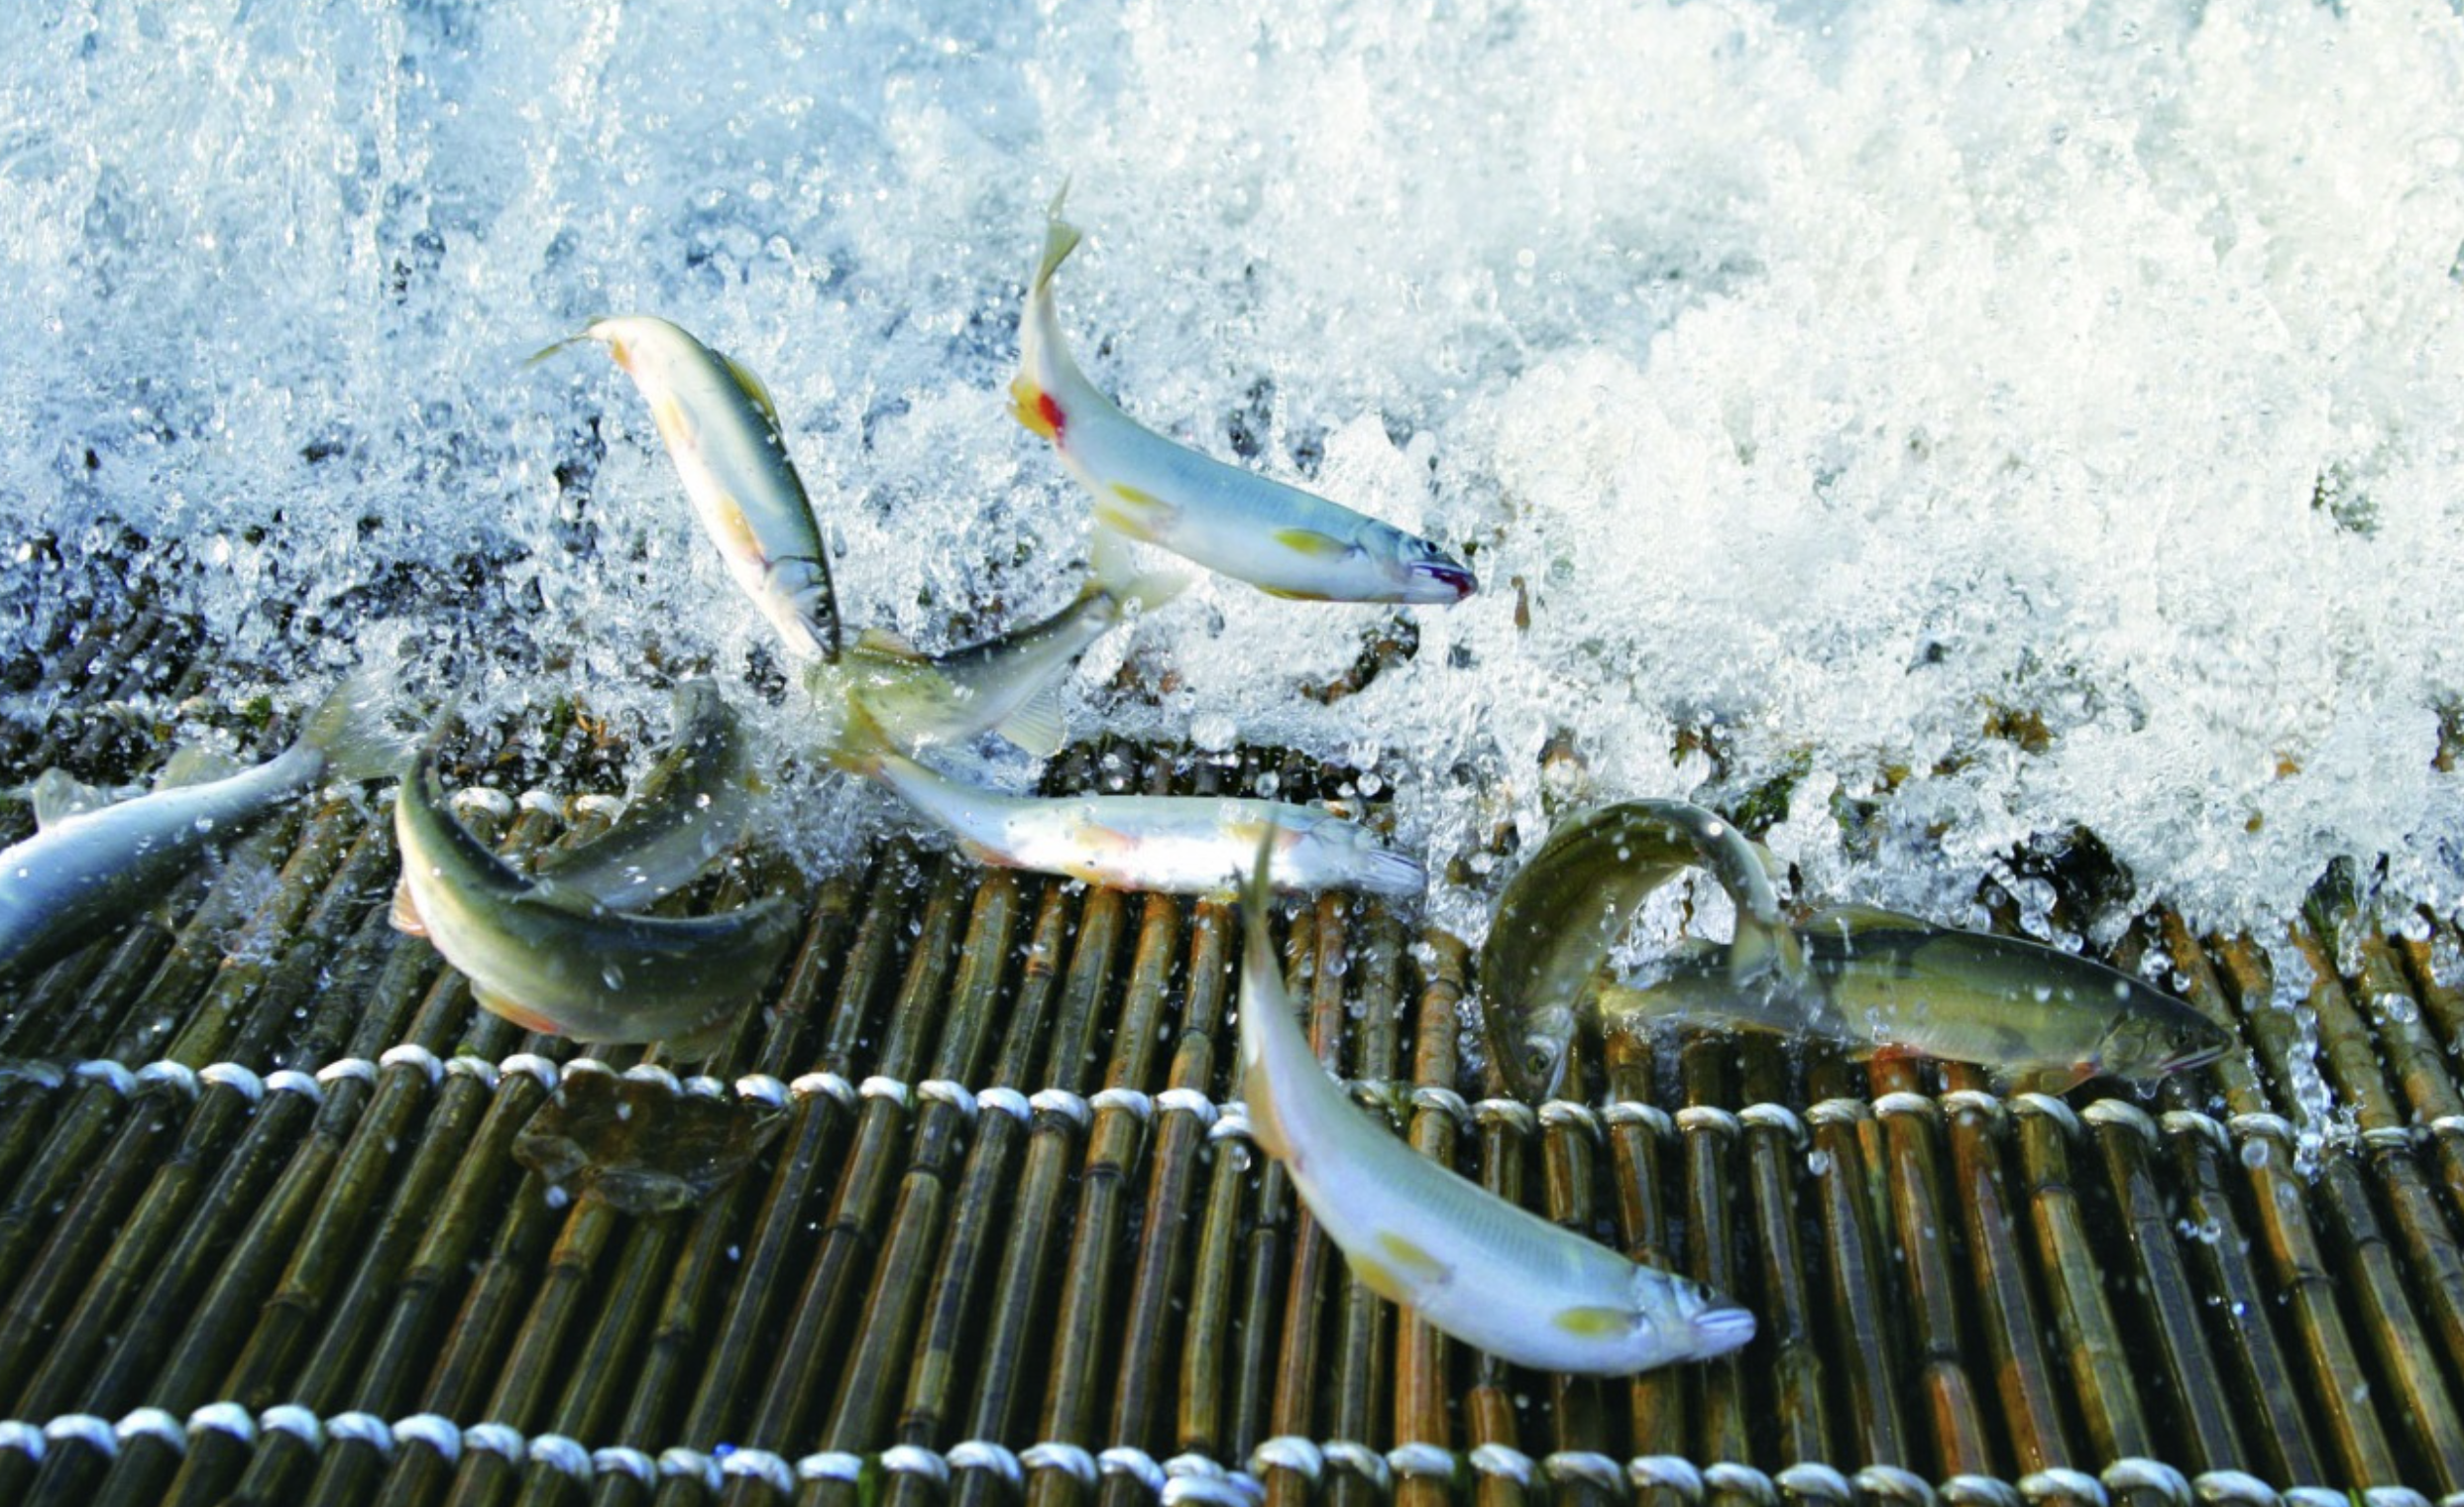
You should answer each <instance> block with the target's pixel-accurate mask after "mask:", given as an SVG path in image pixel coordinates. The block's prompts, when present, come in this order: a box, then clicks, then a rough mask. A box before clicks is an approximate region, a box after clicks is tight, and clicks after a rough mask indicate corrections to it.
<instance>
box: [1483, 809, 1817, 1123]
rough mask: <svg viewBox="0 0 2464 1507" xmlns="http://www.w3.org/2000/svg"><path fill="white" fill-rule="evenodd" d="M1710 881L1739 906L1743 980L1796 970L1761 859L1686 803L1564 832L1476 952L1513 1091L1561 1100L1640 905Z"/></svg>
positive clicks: (1488, 1027)
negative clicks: (1570, 1060) (1594, 998)
mask: <svg viewBox="0 0 2464 1507" xmlns="http://www.w3.org/2000/svg"><path fill="white" fill-rule="evenodd" d="M1697 865H1700V866H1702V867H1704V868H1707V869H1710V870H1711V872H1712V875H1713V877H1715V878H1716V879H1718V880H1719V881H1720V883H1721V885H1722V887H1723V888H1725V889H1727V891H1728V892H1729V897H1730V899H1732V900H1733V901H1735V902H1736V917H1737V919H1736V926H1737V938H1738V941H1739V944H1740V945H1739V947H1738V949H1737V951H1736V952H1735V953H1734V954H1732V955H1731V956H1730V958H1729V959H1728V961H1727V964H1726V966H1728V967H1731V968H1732V969H1734V970H1736V971H1737V972H1738V974H1739V975H1740V977H1742V976H1747V975H1751V974H1755V973H1758V972H1761V971H1763V970H1766V969H1768V970H1776V971H1778V972H1781V973H1783V974H1786V973H1792V972H1793V971H1794V970H1796V969H1797V968H1798V967H1799V966H1800V964H1799V961H1798V959H1797V957H1796V948H1797V943H1796V939H1795V938H1794V937H1793V936H1792V935H1791V934H1790V933H1789V930H1788V926H1787V918H1786V916H1785V914H1784V913H1783V912H1782V911H1781V909H1780V904H1779V896H1778V894H1777V893H1776V892H1775V891H1774V890H1773V889H1772V888H1771V881H1770V876H1769V874H1768V873H1767V872H1766V870H1765V869H1764V867H1763V861H1762V855H1761V852H1760V850H1758V849H1756V848H1755V847H1754V845H1753V844H1752V843H1751V842H1749V841H1747V840H1746V838H1745V836H1744V834H1742V833H1740V832H1738V831H1737V830H1736V827H1735V826H1733V825H1731V824H1730V823H1728V822H1726V821H1724V820H1722V819H1721V817H1720V816H1719V815H1718V814H1717V813H1715V812H1711V811H1707V810H1705V809H1704V808H1703V807H1701V806H1697V805H1694V804H1692V803H1690V802H1687V801H1676V800H1643V801H1627V802H1625V803H1624V804H1622V805H1615V806H1605V807H1602V808H1601V809H1599V810H1596V811H1590V812H1586V813H1584V814H1582V815H1580V816H1577V817H1574V818H1572V819H1570V820H1568V821H1565V822H1562V823H1560V824H1559V825H1558V827H1557V829H1556V830H1555V831H1553V832H1551V833H1550V834H1549V836H1548V841H1547V842H1546V843H1544V844H1542V845H1541V847H1540V851H1539V852H1538V853H1536V854H1534V855H1532V858H1531V862H1529V863H1528V864H1525V865H1524V866H1523V867H1522V868H1521V869H1519V870H1517V871H1516V873H1515V874H1514V876H1513V878H1512V879H1511V880H1510V881H1508V883H1507V886H1506V890H1505V892H1504V893H1503V894H1501V895H1500V896H1499V898H1498V909H1497V915H1496V917H1495V919H1493V920H1492V921H1491V923H1490V926H1489V936H1488V940H1487V941H1486V942H1485V943H1483V944H1482V946H1481V952H1480V996H1481V1022H1482V1026H1483V1028H1484V1030H1485V1032H1486V1034H1487V1037H1488V1042H1489V1051H1490V1054H1491V1057H1492V1060H1494V1061H1495V1062H1496V1063H1497V1065H1498V1068H1499V1070H1500V1072H1502V1073H1503V1074H1504V1075H1505V1077H1506V1082H1507V1085H1508V1087H1509V1088H1510V1089H1511V1090H1512V1092H1513V1093H1514V1094H1515V1095H1516V1096H1517V1097H1519V1098H1522V1099H1527V1100H1531V1101H1539V1100H1542V1099H1546V1098H1548V1097H1549V1096H1550V1095H1552V1094H1554V1093H1556V1092H1557V1087H1558V1083H1559V1080H1560V1079H1561V1078H1562V1077H1563V1075H1564V1072H1565V1062H1566V1052H1567V1049H1568V1048H1569V1047H1570V1046H1571V1045H1572V1044H1573V1041H1574V1033H1575V1029H1576V1024H1577V1019H1578V1012H1579V1010H1580V1008H1581V1005H1582V1001H1583V995H1584V992H1585V989H1586V987H1587V986H1588V985H1589V984H1590V982H1591V980H1592V976H1593V975H1594V974H1596V973H1598V972H1599V971H1600V968H1601V966H1602V965H1603V964H1605V963H1606V962H1608V959H1609V951H1610V949H1611V948H1613V947H1615V946H1616V945H1617V940H1618V938H1619V937H1620V936H1621V935H1623V934H1624V930H1625V928H1626V926H1627V925H1628V924H1630V923H1631V922H1632V920H1633V918H1634V915H1635V913H1636V912H1637V911H1639V910H1640V909H1641V908H1642V905H1643V902H1644V901H1645V900H1647V899H1649V898H1650V896H1651V892H1652V891H1653V890H1656V889H1658V888H1659V887H1660V886H1661V885H1662V884H1665V883H1667V882H1668V881H1669V880H1670V879H1672V878H1674V877H1676V876H1677V874H1679V873H1680V872H1682V871H1683V870H1685V869H1689V868H1692V867H1695V866H1697Z"/></svg>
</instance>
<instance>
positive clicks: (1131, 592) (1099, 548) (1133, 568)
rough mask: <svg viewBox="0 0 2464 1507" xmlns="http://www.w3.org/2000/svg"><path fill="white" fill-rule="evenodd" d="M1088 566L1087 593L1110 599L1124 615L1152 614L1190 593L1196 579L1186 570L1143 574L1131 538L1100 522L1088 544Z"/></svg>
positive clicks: (1145, 572) (1168, 570) (1156, 571)
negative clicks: (1134, 609) (1135, 610)
mask: <svg viewBox="0 0 2464 1507" xmlns="http://www.w3.org/2000/svg"><path fill="white" fill-rule="evenodd" d="M1086 564H1087V573H1088V580H1087V583H1086V591H1087V594H1088V595H1090V596H1101V597H1109V598H1110V599H1111V600H1112V602H1113V605H1114V606H1115V607H1116V608H1117V609H1118V610H1120V611H1122V612H1127V611H1128V610H1129V609H1130V608H1132V607H1135V608H1137V609H1138V611H1140V612H1142V613H1150V612H1153V611H1155V610H1156V609H1157V608H1159V607H1162V606H1163V605H1164V604H1165V603H1167V602H1170V601H1171V600H1172V599H1173V598H1175V597H1177V596H1179V595H1180V594H1181V593H1182V592H1184V591H1187V590H1188V589H1189V583H1190V582H1191V580H1192V579H1194V578H1193V577H1191V576H1190V575H1189V574H1188V573H1187V572H1186V571H1179V570H1170V569H1166V570H1150V571H1141V570H1140V569H1139V568H1138V556H1137V552H1136V551H1135V550H1133V549H1131V548H1130V541H1129V539H1128V538H1127V537H1126V536H1125V535H1123V534H1122V533H1121V532H1120V531H1119V530H1117V529H1113V528H1106V527H1105V526H1104V525H1103V524H1101V523H1097V524H1096V525H1095V529H1094V533H1093V535H1092V536H1091V537H1090V538H1089V540H1088V542H1087V556H1086Z"/></svg>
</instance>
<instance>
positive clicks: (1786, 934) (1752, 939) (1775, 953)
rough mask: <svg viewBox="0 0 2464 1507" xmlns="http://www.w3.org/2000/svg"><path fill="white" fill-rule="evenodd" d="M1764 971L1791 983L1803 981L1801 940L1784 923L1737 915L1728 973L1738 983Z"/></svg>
mask: <svg viewBox="0 0 2464 1507" xmlns="http://www.w3.org/2000/svg"><path fill="white" fill-rule="evenodd" d="M1766 974H1768V975H1770V976H1772V977H1773V978H1775V979H1778V980H1784V981H1786V982H1787V983H1789V984H1791V985H1795V984H1800V983H1802V982H1804V980H1805V947H1804V944H1802V943H1800V942H1799V941H1798V940H1797V934H1796V932H1795V931H1793V930H1791V929H1790V928H1788V927H1786V926H1770V925H1765V924H1764V923H1762V922H1759V921H1756V920H1753V919H1752V918H1750V917H1747V916H1741V915H1740V916H1738V917H1737V918H1736V941H1735V942H1733V943H1732V944H1730V947H1729V977H1730V978H1731V979H1733V980H1735V981H1736V982H1737V983H1739V984H1742V983H1745V982H1746V981H1748V980H1752V979H1759V978H1761V977H1762V976H1764V975H1766Z"/></svg>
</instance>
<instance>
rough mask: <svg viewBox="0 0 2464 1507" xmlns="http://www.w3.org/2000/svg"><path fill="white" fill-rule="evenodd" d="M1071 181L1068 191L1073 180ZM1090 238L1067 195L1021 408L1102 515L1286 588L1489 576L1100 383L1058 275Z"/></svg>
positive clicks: (1024, 329)
mask: <svg viewBox="0 0 2464 1507" xmlns="http://www.w3.org/2000/svg"><path fill="white" fill-rule="evenodd" d="M1065 191H1066V190H1064V192H1065ZM1077 244H1078V232H1077V230H1076V228H1075V227H1073V226H1071V225H1070V224H1069V223H1068V222H1067V221H1065V220H1064V219H1063V218H1062V217H1061V198H1060V197H1059V196H1056V197H1055V198H1054V200H1053V206H1052V209H1051V211H1050V214H1049V217H1048V223H1047V225H1046V228H1045V235H1044V259H1043V261H1042V263H1041V264H1039V265H1038V266H1037V268H1036V274H1035V282H1034V284H1033V285H1032V286H1031V287H1030V288H1029V290H1028V292H1027V308H1026V314H1025V317H1024V318H1023V319H1021V321H1020V325H1019V371H1018V376H1017V377H1016V378H1015V379H1014V380H1013V381H1012V382H1011V383H1010V411H1011V413H1012V415H1013V416H1015V417H1016V418H1017V419H1018V421H1019V422H1020V423H1022V424H1024V425H1026V427H1027V428H1028V429H1029V430H1030V431H1032V432H1034V433H1036V434H1040V435H1042V436H1043V437H1044V438H1046V439H1049V440H1051V441H1052V442H1053V449H1054V450H1055V452H1056V453H1058V454H1059V455H1060V456H1061V460H1062V464H1063V465H1064V466H1066V467H1068V469H1069V472H1070V474H1071V475H1073V476H1075V477H1076V478H1077V479H1078V480H1079V481H1080V482H1082V483H1084V484H1085V486H1086V489H1087V490H1088V491H1089V492H1091V493H1093V494H1094V498H1095V522H1096V525H1097V527H1098V528H1099V529H1101V528H1110V529H1114V530H1117V531H1119V532H1121V533H1123V534H1126V535H1128V536H1129V537H1131V538H1134V539H1138V540H1141V541H1143V542H1145V543H1149V544H1156V545H1160V546H1162V547H1163V548H1166V549H1169V550H1172V551H1173V552H1175V553H1176V554H1180V555H1184V556H1186V557H1187V558H1189V559H1192V560H1195V561H1196V562H1197V563H1199V564H1201V565H1203V566H1205V567H1206V568H1208V569H1209V570H1216V571H1220V572H1222V573H1223V574H1225V575H1228V576H1234V577H1237V578H1238V579H1240V580H1243V581H1247V582H1249V583H1250V584H1251V585H1253V586H1256V587H1258V588H1259V589H1261V590H1263V591H1266V592H1270V593H1272V594H1273V595H1276V596H1279V597H1295V598H1300V599H1304V600H1308V601H1321V602H1421V603H1435V604H1440V605H1446V604H1452V603H1455V602H1460V601H1462V600H1463V599H1464V598H1465V597H1468V596H1470V595H1471V594H1472V593H1473V592H1474V591H1475V590H1477V589H1478V587H1479V582H1478V581H1477V580H1475V579H1474V577H1473V575H1472V572H1471V571H1470V570H1469V569H1467V568H1466V567H1465V566H1464V565H1463V564H1462V562H1460V561H1458V560H1456V559H1455V558H1454V557H1453V556H1451V555H1449V554H1447V553H1446V552H1445V551H1444V550H1442V549H1440V548H1438V547H1437V546H1436V545H1435V544H1432V543H1430V542H1429V541H1428V540H1426V539H1424V538H1420V537H1418V536H1417V535H1414V534H1409V533H1405V532H1403V531H1402V530H1401V529H1400V528H1397V527H1395V526H1393V525H1392V524H1388V523H1382V522H1378V521H1377V520H1376V519H1373V518H1370V517H1368V516H1366V515H1364V514H1360V513H1355V512H1353V511H1352V510H1351V509H1349V508H1346V507H1344V506H1343V505H1341V504H1340V503H1333V502H1329V501H1327V500H1326V499H1325V498H1322V497H1318V496H1316V495H1314V494H1312V493H1307V492H1303V491H1301V490H1300V489H1299V488H1297V487H1288V486H1286V485H1284V484H1283V483H1282V482H1278V481H1272V480H1269V479H1268V478H1266V477H1263V476H1258V475H1254V474H1252V473H1250V472H1247V471H1243V470H1240V469H1238V468H1237V467H1233V466H1228V465H1225V464H1224V463H1223V462H1221V461H1218V460H1213V459H1210V458H1208V457H1207V456H1204V455H1200V454H1199V453H1198V452H1196V451H1195V450H1192V449H1190V448H1188V447H1187V446H1185V445H1180V444H1176V443H1174V442H1173V441H1171V440H1169V439H1166V438H1165V437H1164V436H1163V435H1161V434H1158V433H1156V432H1155V431H1154V430H1153V429H1150V428H1148V427H1146V426H1145V425H1143V424H1141V423H1139V422H1138V421H1137V420H1136V419H1134V418H1131V417H1130V416H1129V415H1128V414H1126V413H1124V412H1122V411H1121V409H1120V408H1119V407H1118V406H1115V405H1114V403H1113V402H1112V400H1111V399H1109V398H1107V397H1105V396H1104V395H1103V394H1102V393H1101V392H1099V391H1097V390H1096V388H1095V386H1094V384H1092V383H1090V382H1088V381H1087V380H1086V376H1085V374H1084V373H1082V372H1080V371H1079V370H1078V366H1077V363H1076V362H1075V361H1073V360H1071V359H1070V356H1069V350H1068V347H1067V346H1066V345H1064V343H1063V341H1062V337H1061V315H1060V312H1059V310H1058V309H1057V308H1056V306H1055V304H1054V301H1053V288H1052V284H1053V273H1054V270H1055V269H1057V268H1059V267H1060V266H1061V264H1062V262H1063V260H1064V259H1065V258H1066V257H1067V256H1068V255H1069V253H1070V251H1071V250H1073V249H1074V248H1075V247H1076V246H1077Z"/></svg>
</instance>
